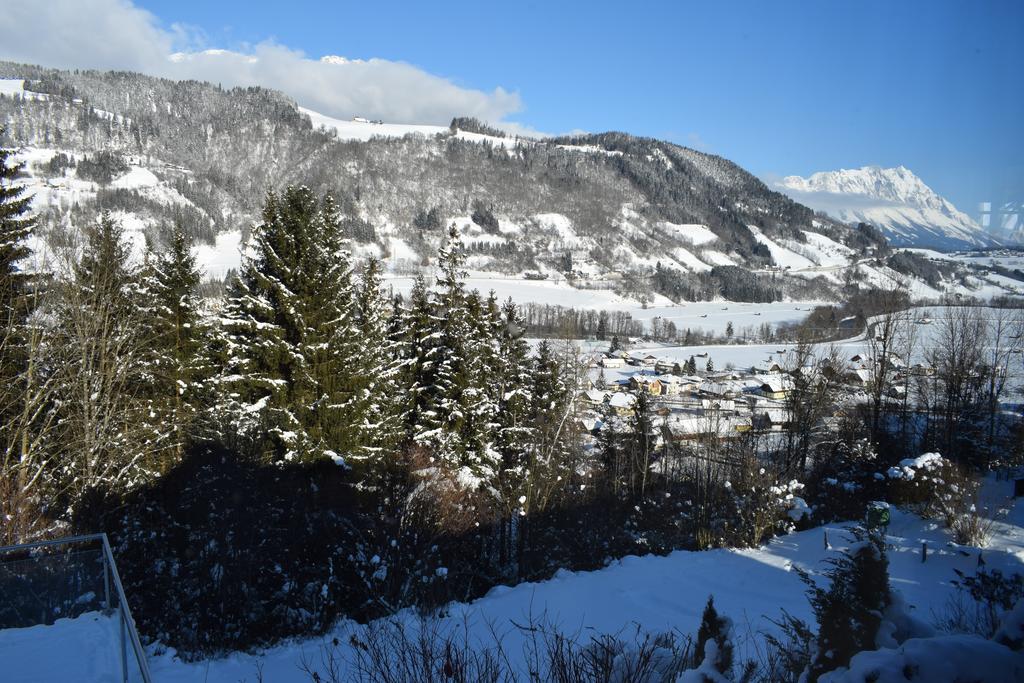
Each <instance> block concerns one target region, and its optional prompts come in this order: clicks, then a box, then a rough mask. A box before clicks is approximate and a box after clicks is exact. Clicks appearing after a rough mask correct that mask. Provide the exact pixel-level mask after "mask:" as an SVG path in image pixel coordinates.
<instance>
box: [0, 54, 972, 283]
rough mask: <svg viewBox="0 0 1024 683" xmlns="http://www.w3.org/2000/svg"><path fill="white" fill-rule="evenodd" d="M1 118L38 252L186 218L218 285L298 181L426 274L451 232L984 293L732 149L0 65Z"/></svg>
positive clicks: (368, 248)
mask: <svg viewBox="0 0 1024 683" xmlns="http://www.w3.org/2000/svg"><path fill="white" fill-rule="evenodd" d="M0 130H3V133H0V145H3V146H5V147H13V148H15V149H17V150H18V152H17V155H16V159H17V160H18V161H21V162H24V163H25V167H24V174H25V177H24V182H25V184H26V185H27V186H28V188H29V191H30V192H31V194H32V195H33V207H34V209H35V210H36V211H37V212H38V213H39V216H40V231H39V236H40V243H39V244H38V245H36V247H37V248H36V251H37V253H39V254H42V255H43V256H44V257H45V256H46V255H47V252H48V249H49V246H50V245H52V244H60V243H64V242H66V234H67V231H69V230H71V231H73V230H75V229H77V227H80V226H81V225H85V224H87V223H88V222H89V221H93V220H96V218H98V215H99V212H100V211H107V212H109V213H110V214H111V215H112V216H113V217H114V218H115V219H116V220H118V221H119V222H120V223H121V224H122V225H123V226H124V227H125V229H126V231H127V234H128V236H129V237H130V238H131V239H132V240H133V243H134V244H135V245H136V247H137V251H140V252H141V249H142V245H143V244H144V242H145V239H144V238H148V239H149V240H150V241H151V242H152V243H154V244H157V245H159V244H160V243H161V242H162V240H163V239H164V238H165V237H166V233H167V230H168V227H169V226H172V225H175V224H177V225H180V226H181V227H182V228H184V229H185V231H186V232H187V233H188V234H189V235H190V236H191V237H192V238H193V239H194V240H195V241H196V243H197V251H198V254H197V255H198V258H199V261H200V264H201V265H202V267H203V269H204V271H205V272H206V274H207V275H208V276H210V277H211V278H212V279H214V280H221V279H222V278H224V277H225V275H226V274H227V273H228V272H229V271H230V270H231V269H232V268H237V267H238V265H239V262H240V247H243V245H244V243H245V241H246V239H247V236H248V231H249V228H250V226H251V225H252V224H253V222H254V221H255V220H257V219H258V216H259V212H260V208H261V206H262V204H263V201H264V199H265V197H266V192H267V190H269V189H280V188H283V187H284V186H287V185H296V184H303V185H307V186H308V187H310V188H311V189H313V190H314V191H315V192H317V193H330V194H331V195H332V196H334V197H335V199H336V201H337V205H338V207H339V211H340V215H341V218H342V228H343V230H344V233H345V235H346V237H347V238H348V239H349V240H350V246H351V249H352V251H353V252H355V253H356V254H357V255H358V256H360V257H362V256H368V255H373V256H376V257H378V258H381V259H382V260H383V262H384V265H385V268H386V269H387V271H388V273H389V274H390V275H391V276H393V277H395V278H403V277H404V278H408V277H411V276H415V275H425V276H427V277H429V276H430V275H431V274H432V273H433V269H434V263H433V259H434V257H435V255H436V254H437V250H438V248H439V247H440V245H441V244H442V242H443V240H444V239H446V235H447V228H448V227H449V226H453V225H454V226H455V227H456V229H458V230H459V231H460V232H461V233H462V238H463V241H464V242H465V244H466V246H467V252H468V259H467V264H466V266H467V269H468V270H469V271H470V272H472V273H477V274H479V275H480V276H481V277H486V278H499V279H504V280H508V281H518V282H519V283H520V284H521V282H522V280H523V279H525V278H528V279H530V280H537V279H538V278H540V279H545V280H547V281H548V284H550V285H552V286H553V285H554V284H555V283H557V284H559V285H560V286H561V287H562V289H560V290H559V291H560V292H562V293H563V294H564V293H565V292H566V291H569V292H570V293H572V292H583V293H588V292H590V293H592V292H603V293H606V294H608V295H609V296H611V295H614V297H617V299H618V300H624V299H628V300H633V301H645V302H652V301H661V302H663V303H664V302H667V301H668V300H671V301H676V302H678V301H708V300H717V299H723V298H724V299H730V300H734V301H750V302H767V301H778V300H780V299H781V300H785V299H789V300H805V301H806V300H817V301H823V300H835V299H837V298H839V297H840V296H841V291H842V290H843V289H844V288H847V287H849V286H852V285H854V283H863V284H864V285H871V286H880V287H891V286H893V285H894V283H897V282H902V283H904V284H907V285H908V286H910V287H911V289H912V291H914V292H915V293H917V294H918V295H920V296H922V297H928V298H937V297H939V296H941V295H942V294H943V293H944V292H948V291H950V288H951V287H952V288H954V289H956V291H957V293H964V294H973V293H975V292H981V291H982V290H981V289H979V288H981V287H983V286H985V285H984V283H983V282H982V281H980V280H978V281H974V280H970V281H968V280H967V279H966V278H967V273H966V269H965V267H962V266H960V265H957V264H946V265H945V266H943V268H937V267H935V266H932V265H930V264H929V263H928V262H927V260H926V259H924V258H920V257H916V258H915V257H914V256H912V255H897V254H892V253H891V252H890V249H889V245H888V244H886V240H885V237H884V236H883V235H882V234H881V233H880V232H879V231H878V230H874V229H867V228H865V229H859V228H856V227H853V226H850V225H848V224H846V223H843V222H841V221H839V220H836V219H833V218H830V217H828V216H824V215H818V214H815V212H814V211H812V210H811V209H809V208H807V207H806V206H804V205H802V204H800V203H797V202H795V201H793V200H792V199H791V198H790V197H787V196H786V195H785V194H783V193H780V192H776V191H773V190H772V189H771V188H769V187H768V186H766V185H765V184H764V183H763V182H762V181H760V180H759V179H757V178H756V177H754V176H753V175H751V174H750V173H749V172H747V171H745V170H744V169H742V168H740V167H739V166H737V165H736V164H734V163H732V162H730V161H729V160H727V159H723V158H722V157H718V156H715V155H711V154H706V153H703V152H700V151H697V150H693V149H688V148H685V147H681V146H679V145H675V144H672V143H669V142H665V141H661V140H655V139H651V138H640V137H635V136H631V135H628V134H624V133H600V134H591V135H578V136H565V137H560V138H524V137H516V136H511V135H508V134H507V133H504V132H502V131H499V130H495V129H493V128H491V127H489V126H487V125H486V124H484V123H482V122H479V121H476V120H474V119H455V120H453V121H452V124H451V125H450V126H448V127H443V126H426V125H409V124H394V123H386V122H381V121H368V120H365V119H362V118H355V119H352V120H340V119H336V118H332V117H330V116H326V115H323V114H321V113H319V112H315V111H311V110H308V109H304V108H302V107H299V106H298V105H297V104H296V103H295V102H294V101H292V100H291V99H290V98H288V97H287V96H286V95H284V94H283V93H280V92H276V91H272V90H266V89H262V88H244V89H242V88H236V89H233V90H224V89H222V88H219V87H218V86H215V85H213V84H208V83H198V82H194V81H187V82H176V81H170V80H166V79H155V78H151V77H148V76H145V75H142V74H134V73H127V72H101V71H76V72H66V71H56V70H53V69H44V68H41V67H35V66H30V65H24V64H13V63H8V62H2V61H0ZM62 240H63V242H62ZM493 281H494V280H493V279H489V280H488V282H493ZM533 284H536V283H535V282H534V283H533ZM489 288H491V287H490V285H488V286H487V287H485V289H489ZM541 289H543V288H541ZM538 296H539V300H541V301H543V302H545V303H547V302H551V301H555V300H557V297H555V296H553V295H552V294H551V292H549V291H546V290H545V291H543V292H541V293H540V295H538ZM563 299H565V297H563ZM574 300H575V299H574Z"/></svg>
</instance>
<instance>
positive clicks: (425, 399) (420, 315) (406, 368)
mask: <svg viewBox="0 0 1024 683" xmlns="http://www.w3.org/2000/svg"><path fill="white" fill-rule="evenodd" d="M433 322H434V316H433V305H432V304H431V301H430V292H429V290H428V289H427V283H426V281H425V280H424V279H423V278H422V277H417V278H416V280H415V281H414V282H413V285H412V291H411V292H410V293H409V301H408V303H407V304H406V305H405V306H404V307H403V308H402V309H401V313H400V321H399V323H398V325H397V326H393V330H394V331H393V333H392V337H393V338H397V339H398V341H399V344H400V346H399V350H400V353H401V354H402V357H403V359H404V360H405V363H404V365H403V368H402V375H403V378H404V381H403V385H404V386H405V387H408V392H407V399H406V402H405V407H406V410H405V419H404V420H403V422H404V427H405V443H406V444H410V443H413V442H415V440H416V436H417V435H418V434H420V433H421V432H422V430H423V425H426V424H433V420H434V414H433V407H432V404H431V399H432V396H433V394H432V392H431V391H429V390H430V389H431V388H432V387H433V386H434V383H435V376H436V366H435V364H434V362H433V360H432V359H431V358H430V357H429V354H430V352H431V348H432V346H433V345H434V344H435V343H436V335H435V334H434V332H433V329H434V326H433Z"/></svg>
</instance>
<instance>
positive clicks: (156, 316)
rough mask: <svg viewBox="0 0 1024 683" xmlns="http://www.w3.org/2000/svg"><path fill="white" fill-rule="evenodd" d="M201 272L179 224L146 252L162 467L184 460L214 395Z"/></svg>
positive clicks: (151, 372)
mask: <svg viewBox="0 0 1024 683" xmlns="http://www.w3.org/2000/svg"><path fill="white" fill-rule="evenodd" d="M201 278H202V274H201V273H200V271H199V268H198V266H197V264H196V258H195V256H194V255H193V254H192V244H191V241H190V240H189V238H188V237H187V236H186V235H185V233H184V231H183V230H182V229H181V227H180V226H176V227H175V230H174V231H173V233H172V235H171V239H170V242H169V244H168V245H167V248H166V249H165V250H164V251H162V252H160V253H158V254H152V253H151V254H148V255H147V258H146V266H145V268H144V271H143V290H144V298H145V308H146V311H145V312H146V316H145V320H144V321H143V322H144V326H145V332H144V335H145V340H146V347H147V350H148V354H147V359H146V360H147V366H148V367H147V375H148V380H149V386H148V387H147V398H148V401H149V408H150V409H149V411H148V412H149V415H150V418H151V420H150V421H151V423H152V424H153V430H154V432H155V433H157V434H162V439H161V440H162V441H163V450H166V452H167V454H168V457H167V458H164V459H163V460H164V462H163V465H164V467H166V466H168V465H169V464H171V463H172V462H176V461H180V460H181V457H182V454H183V452H184V449H185V446H186V445H187V443H188V441H189V439H190V438H191V436H192V430H193V427H194V426H195V424H196V421H197V418H198V415H199V412H200V410H201V406H202V405H203V404H204V403H206V402H208V401H209V400H210V397H209V387H208V386H207V384H206V381H207V380H208V379H209V378H210V376H211V375H212V369H211V364H210V359H209V357H208V355H207V353H206V348H207V344H208V343H209V342H210V341H211V340H210V335H209V329H208V327H207V325H206V323H205V320H204V317H203V315H202V310H201V309H202V300H201V298H200V296H199V292H198V289H199V283H200V280H201Z"/></svg>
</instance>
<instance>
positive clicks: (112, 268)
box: [50, 214, 157, 496]
mask: <svg viewBox="0 0 1024 683" xmlns="http://www.w3.org/2000/svg"><path fill="white" fill-rule="evenodd" d="M84 232H85V235H84V237H85V243H84V245H83V248H82V252H81V255H80V256H79V257H78V258H77V259H73V261H72V263H70V264H69V265H70V270H71V274H70V277H65V278H63V279H62V280H61V282H60V292H59V296H58V297H57V299H56V302H55V306H54V320H55V329H54V334H53V344H52V348H53V350H54V358H52V359H51V361H50V364H51V367H52V368H53V371H54V377H53V382H54V384H55V385H56V386H57V390H56V394H57V395H58V396H59V397H60V400H59V402H58V403H57V405H56V408H55V410H56V411H57V413H58V421H57V424H58V429H57V433H56V440H57V443H56V444H54V445H53V446H54V447H53V452H55V453H60V454H61V457H60V459H59V461H57V463H56V466H57V469H58V473H59V477H60V479H61V484H62V485H63V486H64V487H66V490H69V491H70V492H71V493H72V496H76V495H80V494H81V493H83V492H85V491H87V490H89V489H92V488H95V487H98V486H103V487H105V488H107V489H125V488H129V487H131V486H134V485H136V484H138V483H140V482H141V481H143V480H144V479H146V478H148V477H149V476H150V475H151V474H152V473H153V468H152V462H151V458H152V455H153V452H154V449H155V448H156V447H157V445H156V444H155V443H154V441H153V438H152V433H151V432H150V431H149V429H147V424H148V416H147V406H146V404H145V401H143V400H142V399H141V398H140V393H141V390H142V387H143V385H144V373H145V371H146V367H145V358H146V353H145V339H144V338H143V334H142V331H143V326H142V315H141V309H140V306H139V301H140V287H139V277H138V269H137V268H136V267H134V266H132V265H131V262H130V250H129V245H128V244H127V242H126V241H125V239H124V236H123V231H122V228H121V226H120V225H119V224H118V223H117V222H115V221H114V220H113V219H112V218H111V217H110V216H109V215H108V214H103V216H102V217H101V218H100V222H99V224H98V225H93V226H89V227H88V228H87V229H86V230H85V231H84Z"/></svg>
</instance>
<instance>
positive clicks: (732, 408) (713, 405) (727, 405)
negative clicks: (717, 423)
mask: <svg viewBox="0 0 1024 683" xmlns="http://www.w3.org/2000/svg"><path fill="white" fill-rule="evenodd" d="M700 407H701V408H702V409H703V410H704V412H718V413H734V412H736V401H734V400H733V399H730V398H702V399H701V400H700Z"/></svg>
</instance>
